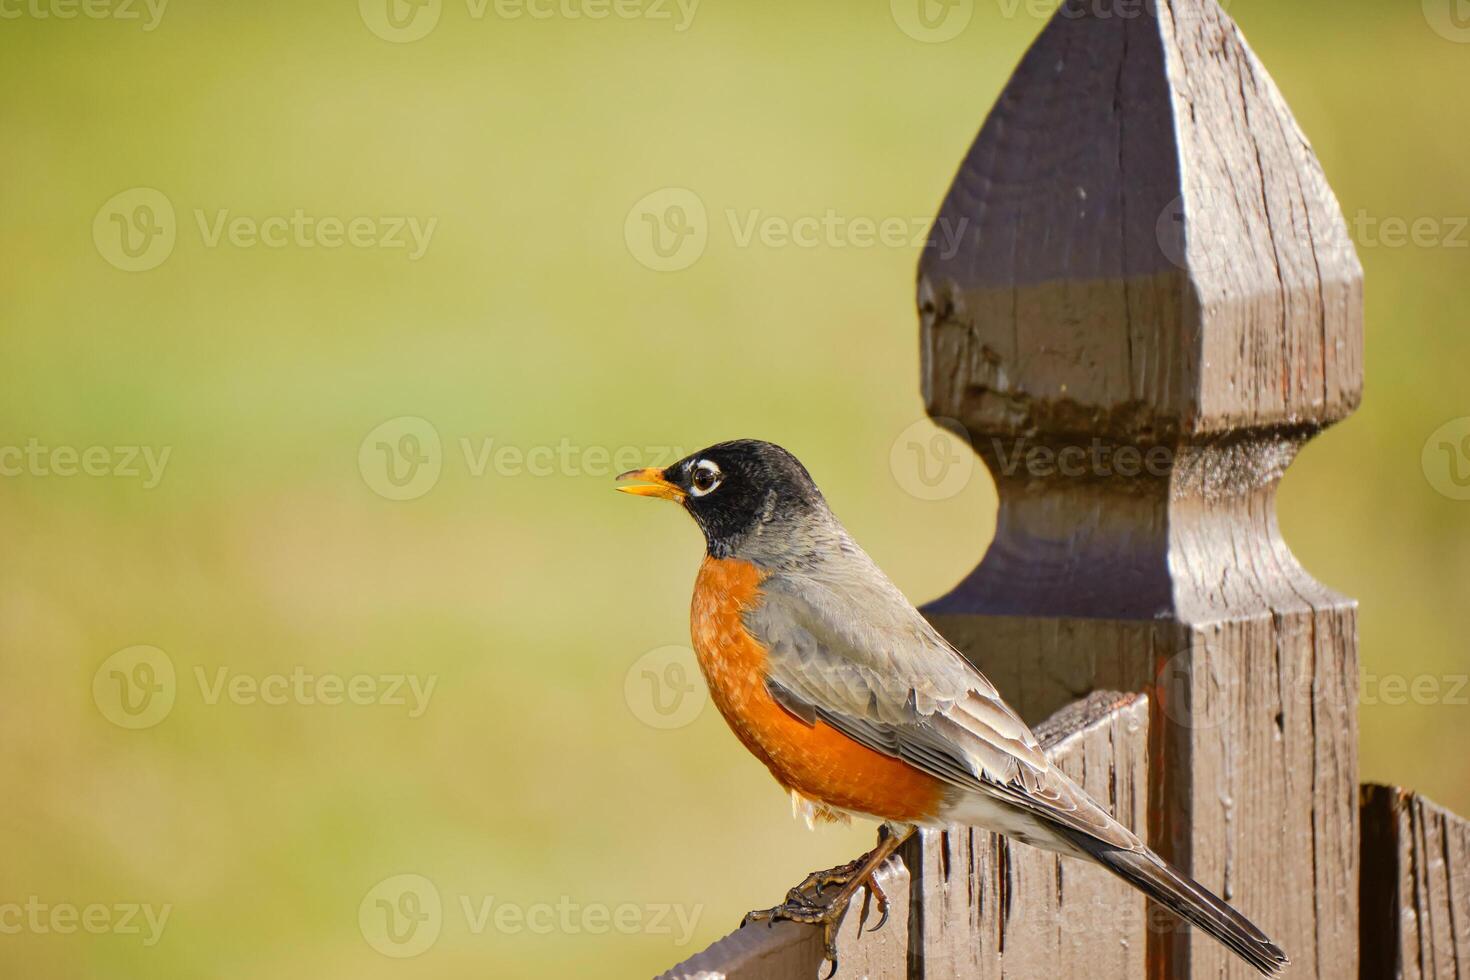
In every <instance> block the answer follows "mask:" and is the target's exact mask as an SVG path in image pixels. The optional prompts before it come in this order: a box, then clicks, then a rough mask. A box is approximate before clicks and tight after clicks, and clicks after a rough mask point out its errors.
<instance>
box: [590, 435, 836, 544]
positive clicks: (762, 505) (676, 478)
mask: <svg viewBox="0 0 1470 980" xmlns="http://www.w3.org/2000/svg"><path fill="white" fill-rule="evenodd" d="M618 479H619V480H623V479H635V480H640V481H642V482H643V484H644V485H642V486H629V487H619V488H618V489H620V490H622V491H624V492H625V493H632V494H636V495H638V496H642V497H662V498H663V499H665V500H674V501H678V502H679V503H681V504H683V505H684V509H685V510H687V511H688V512H689V515H690V516H691V517H693V518H694V521H695V523H696V524H698V525H699V529H700V530H701V531H703V532H704V540H705V545H706V547H707V549H708V551H709V553H710V554H711V555H713V556H714V557H716V558H728V557H730V556H731V555H734V554H736V553H737V551H739V550H740V548H741V545H742V544H743V543H747V542H749V541H750V540H751V538H752V537H755V536H757V535H758V534H759V532H760V531H761V530H762V528H764V527H766V526H769V525H785V524H788V523H790V522H792V521H797V520H800V519H802V518H803V517H806V516H808V515H814V514H823V513H826V506H827V505H826V502H825V501H824V500H823V499H822V493H821V491H820V490H818V489H817V486H816V484H815V483H813V482H812V478H811V475H810V474H808V473H807V471H806V467H804V466H802V465H801V462H800V461H799V460H798V459H797V458H796V457H795V456H793V455H791V454H790V453H788V452H787V451H786V450H784V449H782V448H781V447H780V446H776V445H773V444H771V443H769V442H761V441H759V440H756V439H737V440H735V441H734V442H722V443H719V444H718V445H714V446H710V447H709V448H708V449H702V450H700V451H699V452H697V453H694V454H692V455H689V456H686V457H684V458H683V459H681V460H679V461H678V462H677V463H675V464H674V465H672V466H670V467H668V468H667V469H663V470H659V469H649V470H633V471H631V472H628V473H624V474H622V475H621V476H619V477H618Z"/></svg>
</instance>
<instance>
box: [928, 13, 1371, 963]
mask: <svg viewBox="0 0 1470 980" xmlns="http://www.w3.org/2000/svg"><path fill="white" fill-rule="evenodd" d="M938 222H939V227H940V228H941V229H942V230H943V231H944V232H945V234H943V235H935V236H933V238H932V239H931V244H930V246H929V247H928V249H927V250H926V253H925V255H924V258H923V261H922V263H921V266H920V276H919V302H920V307H921V315H922V321H923V327H922V335H923V341H922V345H923V346H922V349H923V370H924V379H923V382H924V392H925V396H926V399H927V403H928V407H929V411H930V413H931V414H932V415H934V416H936V417H943V418H949V419H954V420H956V421H958V422H959V423H960V424H962V425H963V426H964V427H965V429H966V430H967V431H968V433H969V434H970V436H971V438H972V441H973V444H974V446H975V449H976V451H977V452H978V453H979V454H980V455H981V457H982V458H983V459H984V460H985V462H986V464H987V465H988V466H989V468H990V469H991V471H992V473H993V475H994V476H995V480H996V484H997V487H998V491H999V497H1000V513H999V518H998V522H997V529H996V536H995V540H994V543H993V544H992V545H991V547H990V549H989V551H988V552H987V554H986V555H985V558H984V560H983V561H982V562H981V563H980V565H979V567H978V568H977V569H976V570H975V571H974V572H973V573H972V574H971V575H970V576H969V577H968V578H967V579H966V580H965V581H964V582H963V583H961V584H960V585H959V586H958V587H957V588H956V589H955V590H954V591H953V592H952V593H950V594H949V595H948V596H945V597H944V598H943V599H941V600H939V601H938V602H935V603H934V604H932V605H931V606H930V607H928V609H927V610H926V612H927V613H928V614H929V615H930V616H931V617H932V618H933V620H934V622H935V624H936V625H937V626H938V627H939V628H940V629H941V630H942V631H943V632H944V633H945V635H947V636H948V637H949V638H950V639H951V640H952V641H954V642H956V643H957V644H959V645H960V646H961V648H962V649H963V650H964V651H965V652H966V653H967V655H969V656H971V657H972V658H973V659H974V660H975V662H976V663H978V664H979V665H980V666H981V667H982V668H983V669H984V670H985V671H986V672H987V673H988V674H989V675H990V676H991V678H992V679H993V680H994V681H995V682H996V684H997V686H998V687H999V688H1000V689H1001V690H1002V691H1003V692H1004V693H1005V694H1006V696H1007V697H1008V698H1009V699H1010V700H1011V701H1012V703H1013V704H1016V705H1017V707H1018V709H1020V710H1021V711H1022V713H1023V714H1024V715H1026V716H1027V717H1028V718H1029V719H1031V720H1033V721H1034V720H1038V719H1040V718H1041V717H1043V716H1045V715H1046V714H1047V713H1048V712H1051V711H1053V710H1055V709H1056V708H1058V707H1060V706H1061V705H1063V704H1066V703H1067V702H1069V701H1071V700H1073V699H1075V698H1077V697H1079V696H1081V695H1083V694H1085V693H1086V692H1088V691H1090V690H1092V689H1094V688H1095V687H1110V688H1117V689H1121V690H1149V691H1151V692H1152V693H1153V701H1152V717H1151V719H1150V733H1151V740H1152V741H1151V762H1150V766H1151V779H1152V784H1153V785H1152V799H1153V808H1152V811H1153V812H1152V813H1151V815H1150V816H1151V820H1150V826H1149V828H1148V836H1149V838H1150V840H1151V842H1152V844H1153V845H1154V846H1155V847H1156V848H1157V849H1158V850H1159V851H1160V852H1162V853H1163V854H1165V855H1166V856H1168V857H1169V858H1171V859H1172V860H1173V861H1174V862H1175V863H1177V864H1178V865H1180V866H1181V867H1182V868H1184V869H1186V870H1187V871H1188V872H1189V873H1191V874H1192V875H1194V876H1195V877H1196V878H1198V879H1199V880H1200V881H1202V882H1203V883H1204V884H1206V885H1207V886H1209V887H1210V888H1212V889H1214V890H1215V891H1217V892H1219V893H1220V894H1222V895H1223V896H1224V897H1226V898H1227V899H1228V900H1230V901H1231V902H1233V903H1234V904H1236V905H1237V906H1238V907H1239V908H1240V909H1241V910H1242V911H1244V912H1245V913H1247V914H1248V915H1249V916H1250V917H1251V918H1252V919H1254V920H1255V921H1256V922H1257V923H1259V924H1260V925H1261V926H1262V927H1263V928H1264V929H1265V930H1266V931H1267V932H1268V933H1270V934H1271V935H1272V937H1273V938H1275V939H1276V940H1277V941H1278V942H1280V943H1281V945H1282V946H1284V947H1285V948H1286V949H1287V951H1288V952H1289V953H1290V955H1291V956H1292V958H1293V960H1294V962H1295V966H1294V967H1293V972H1292V974H1291V975H1292V976H1293V977H1295V978H1307V977H1314V978H1320V980H1343V978H1349V977H1354V976H1356V975H1357V973H1358V952H1357V942H1358V807H1357V793H1358V790H1357V725H1356V698H1357V670H1356V658H1357V655H1356V625H1355V607H1354V604H1353V602H1352V601H1351V600H1348V599H1345V598H1342V597H1341V596H1338V595H1335V594H1334V593H1332V592H1330V591H1329V590H1327V589H1326V588H1324V587H1322V586H1321V585H1319V584H1318V583H1316V582H1315V581H1313V580H1312V578H1311V577H1310V576H1309V575H1307V574H1306V572H1304V571H1303V570H1302V568H1301V567H1300V566H1299V565H1298V564H1297V562H1296V560H1295V559H1294V558H1293V557H1292V555H1291V552H1290V551H1289V549H1288V548H1287V546H1286V545H1285V543H1284V542H1283V541H1282V539H1281V537H1280V535H1279V533H1278V530H1277V526H1276V518H1275V514H1274V496H1275V490H1276V485H1277V483H1278V481H1279V480H1280V478H1281V476H1282V474H1283V472H1284V471H1285V469H1286V467H1287V465H1288V464H1289V463H1290V462H1291V460H1292V458H1293V456H1295V454H1296V452H1297V450H1298V449H1299V448H1300V446H1301V445H1302V444H1303V443H1304V442H1305V441H1306V440H1307V439H1309V438H1311V436H1312V435H1313V434H1315V433H1316V432H1317V431H1319V430H1320V429H1321V428H1323V427H1325V426H1327V425H1329V424H1331V423H1332V422H1334V421H1337V420H1338V419H1341V418H1343V417H1344V416H1345V415H1347V414H1348V413H1349V412H1350V411H1351V410H1352V409H1353V407H1354V406H1355V405H1356V404H1357V401H1358V396H1359V389H1360V381H1361V356H1360V351H1361V345H1362V304H1361V269H1360V266H1359V264H1358V261H1357V258H1356V254H1355V252H1354V249H1353V246H1352V243H1351V241H1350V240H1349V238H1348V233H1347V228H1346V224H1345V222H1344V220H1343V218H1342V214H1341V212H1340V210H1339V208H1338V205H1337V202H1336V201H1335V199H1334V198H1333V196H1332V193H1331V192H1330V190H1329V189H1328V187H1327V184H1326V181H1325V179H1324V178H1323V175H1322V172H1321V169H1320V167H1319V166H1318V164H1317V161H1316V158H1315V157H1314V155H1313V153H1312V150H1311V148H1310V146H1309V145H1308V144H1307V142H1306V140H1305V139H1304V137H1303V136H1302V134H1301V132H1300V131H1299V129H1298V128H1297V126H1296V123H1295V122H1294V121H1293V119H1292V116H1291V113H1290V112H1289V110H1288V109H1287V107H1286V105H1285V103H1284V102H1283V100H1282V98H1281V96H1280V93H1279V92H1278V91H1277V90H1276V87H1275V86H1274V84H1273V83H1272V82H1271V79H1270V78H1269V76H1268V75H1267V73H1266V71H1265V69H1264V68H1263V67H1262V66H1261V64H1260V63H1259V62H1258V61H1257V60H1256V58H1255V56H1254V54H1253V53H1252V52H1251V51H1250V49H1249V48H1248V47H1247V45H1246V43H1245V41H1244V40H1243V38H1242V37H1241V35H1240V33H1239V31H1238V30H1237V28H1236V27H1235V25H1234V23H1233V22H1232V21H1231V20H1230V19H1229V18H1228V17H1227V16H1226V15H1225V13H1224V12H1223V11H1222V10H1221V9H1220V7H1219V6H1218V4H1217V3H1216V2H1215V0H1083V2H1073V0H1068V2H1066V3H1064V4H1063V6H1062V8H1061V9H1060V10H1059V11H1058V13H1057V14H1056V16H1055V17H1054V18H1053V20H1052V21H1051V22H1050V24H1049V25H1048V26H1047V27H1046V29H1045V30H1044V32H1043V33H1042V35H1041V37H1040V38H1039V39H1038V40H1037V42H1036V43H1035V45H1034V46H1033V47H1032V49H1031V50H1030V52H1028V54H1027V55H1026V56H1025V59H1024V60H1023V61H1022V63H1021V65H1020V67H1019V68H1018V69H1017V71H1016V73H1015V75H1014V76H1013V78H1012V79H1011V81H1010V83H1009V84H1008V86H1007V87H1006V90H1005V92H1004V93H1003V94H1002V96H1001V98H1000V101H999V103H998V104H997V106H996V107H995V109H994V111H993V112H992V113H991V115H990V118H989V119H988V120H987V122H986V123H985V126H984V128H983V129H982V131H981V133H980V135H979V137H978V138H977V139H976V141H975V144H974V146H973V147H972V148H971V150H970V152H969V154H968V156H967V157H966V159H965V161H964V163H963V165H962V166H961V169H960V172H959V174H958V176H957V177H956V178H955V181H954V185H953V187H952V188H951V189H950V192H949V195H948V198H947V199H946V200H945V202H944V205H943V208H942V210H941V212H940V215H939V218H938ZM955 235H960V236H961V240H962V242H963V244H962V246H961V247H960V248H958V249H957V250H953V251H952V252H950V253H946V252H945V251H944V250H943V249H942V247H941V246H942V244H943V242H945V241H946V240H947V239H952V237H953V236H955ZM1149 945H1150V950H1149V963H1150V972H1149V975H1150V976H1153V977H1164V976H1168V977H1211V978H1217V977H1232V978H1241V980H1244V978H1247V977H1250V976H1253V974H1252V972H1251V971H1250V969H1249V968H1248V967H1246V966H1245V965H1244V964H1242V963H1240V962H1239V961H1237V960H1235V959H1234V958H1233V957H1232V956H1231V954H1229V953H1228V952H1226V951H1225V950H1223V949H1222V948H1221V947H1219V946H1217V945H1215V944H1214V943H1212V942H1211V941H1210V940H1209V939H1208V937H1205V936H1203V935H1201V934H1198V933H1197V932H1181V931H1179V930H1177V929H1170V930H1168V931H1163V930H1154V931H1151V932H1150V937H1149Z"/></svg>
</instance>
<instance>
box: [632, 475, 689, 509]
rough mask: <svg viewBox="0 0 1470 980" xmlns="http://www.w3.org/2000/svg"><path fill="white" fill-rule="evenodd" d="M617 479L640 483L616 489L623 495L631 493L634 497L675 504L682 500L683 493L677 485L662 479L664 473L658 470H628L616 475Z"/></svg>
mask: <svg viewBox="0 0 1470 980" xmlns="http://www.w3.org/2000/svg"><path fill="white" fill-rule="evenodd" d="M618 479H619V480H639V481H641V483H642V485H640V486H634V487H618V489H619V490H621V491H623V493H631V494H632V495H633V496H635V497H658V498H660V499H662V500H673V501H675V502H683V500H684V491H683V490H681V489H679V486H678V485H677V484H674V483H670V482H669V481H668V480H666V479H664V471H663V470H660V469H647V470H629V471H628V472H626V473H620V474H618Z"/></svg>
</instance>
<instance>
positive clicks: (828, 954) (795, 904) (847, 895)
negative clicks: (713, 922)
mask: <svg viewBox="0 0 1470 980" xmlns="http://www.w3.org/2000/svg"><path fill="white" fill-rule="evenodd" d="M895 847H896V845H893V844H891V843H890V842H889V841H888V840H886V839H885V840H883V841H882V842H880V843H879V845H878V847H876V848H874V849H873V850H872V851H871V852H869V853H868V854H865V855H863V856H862V857H860V858H858V859H857V860H856V861H850V862H848V863H847V864H843V865H838V866H837V867H835V868H830V869H828V870H826V871H814V872H812V873H811V874H809V875H807V876H806V880H804V881H803V882H802V883H801V884H799V885H797V886H796V887H795V888H793V889H791V890H790V891H789V892H787V893H786V901H785V902H783V903H782V904H780V905H777V906H775V907H774V908H769V909H757V910H755V911H754V912H750V913H747V914H746V916H745V918H744V919H743V920H742V921H741V923H740V927H741V928H742V929H743V928H745V927H746V926H748V925H751V924H753V923H756V922H764V923H765V924H766V925H767V926H771V925H774V924H775V923H777V922H800V923H802V924H804V925H813V926H821V927H822V954H823V957H824V958H825V959H826V960H827V962H829V963H831V964H832V966H831V969H830V970H829V971H828V973H827V978H830V977H832V976H833V975H834V974H836V973H837V929H838V927H839V926H840V925H841V924H842V918H843V916H844V915H845V914H846V913H847V908H848V906H849V905H850V904H852V899H853V896H854V895H856V894H857V890H858V889H859V888H862V887H864V886H866V887H867V889H868V892H867V894H868V899H869V900H871V901H874V902H876V903H877V905H878V913H879V919H878V921H877V923H876V924H874V925H873V926H872V927H871V928H870V929H869V930H868V931H869V932H875V931H877V930H878V929H881V928H883V925H884V923H886V922H887V921H888V896H887V895H886V894H884V892H883V888H882V887H881V886H880V885H879V884H878V881H877V878H876V874H877V871H878V869H879V868H880V867H882V866H883V862H884V861H885V860H887V859H888V856H889V855H890V854H892V853H893V851H894V849H895ZM832 885H838V886H840V887H839V888H838V890H837V891H836V892H835V893H833V894H832V896H831V898H828V899H824V898H823V896H822V889H823V888H827V887H830V886H832ZM867 910H868V903H867V901H865V902H864V903H863V919H864V920H866V919H867Z"/></svg>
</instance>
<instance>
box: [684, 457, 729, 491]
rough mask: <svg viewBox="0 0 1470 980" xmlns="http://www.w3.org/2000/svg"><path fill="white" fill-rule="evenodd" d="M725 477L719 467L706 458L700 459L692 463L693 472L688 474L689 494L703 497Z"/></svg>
mask: <svg viewBox="0 0 1470 980" xmlns="http://www.w3.org/2000/svg"><path fill="white" fill-rule="evenodd" d="M724 479H725V474H723V473H721V472H720V468H719V467H718V466H716V465H715V464H714V463H713V462H711V461H710V460H707V459H701V460H700V461H699V462H697V463H695V464H694V472H692V473H690V474H689V493H690V495H691V496H695V497H703V496H704V495H705V494H707V493H711V492H713V491H714V489H715V488H716V487H718V486H719V485H720V483H721V482H722V481H723V480H724Z"/></svg>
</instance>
